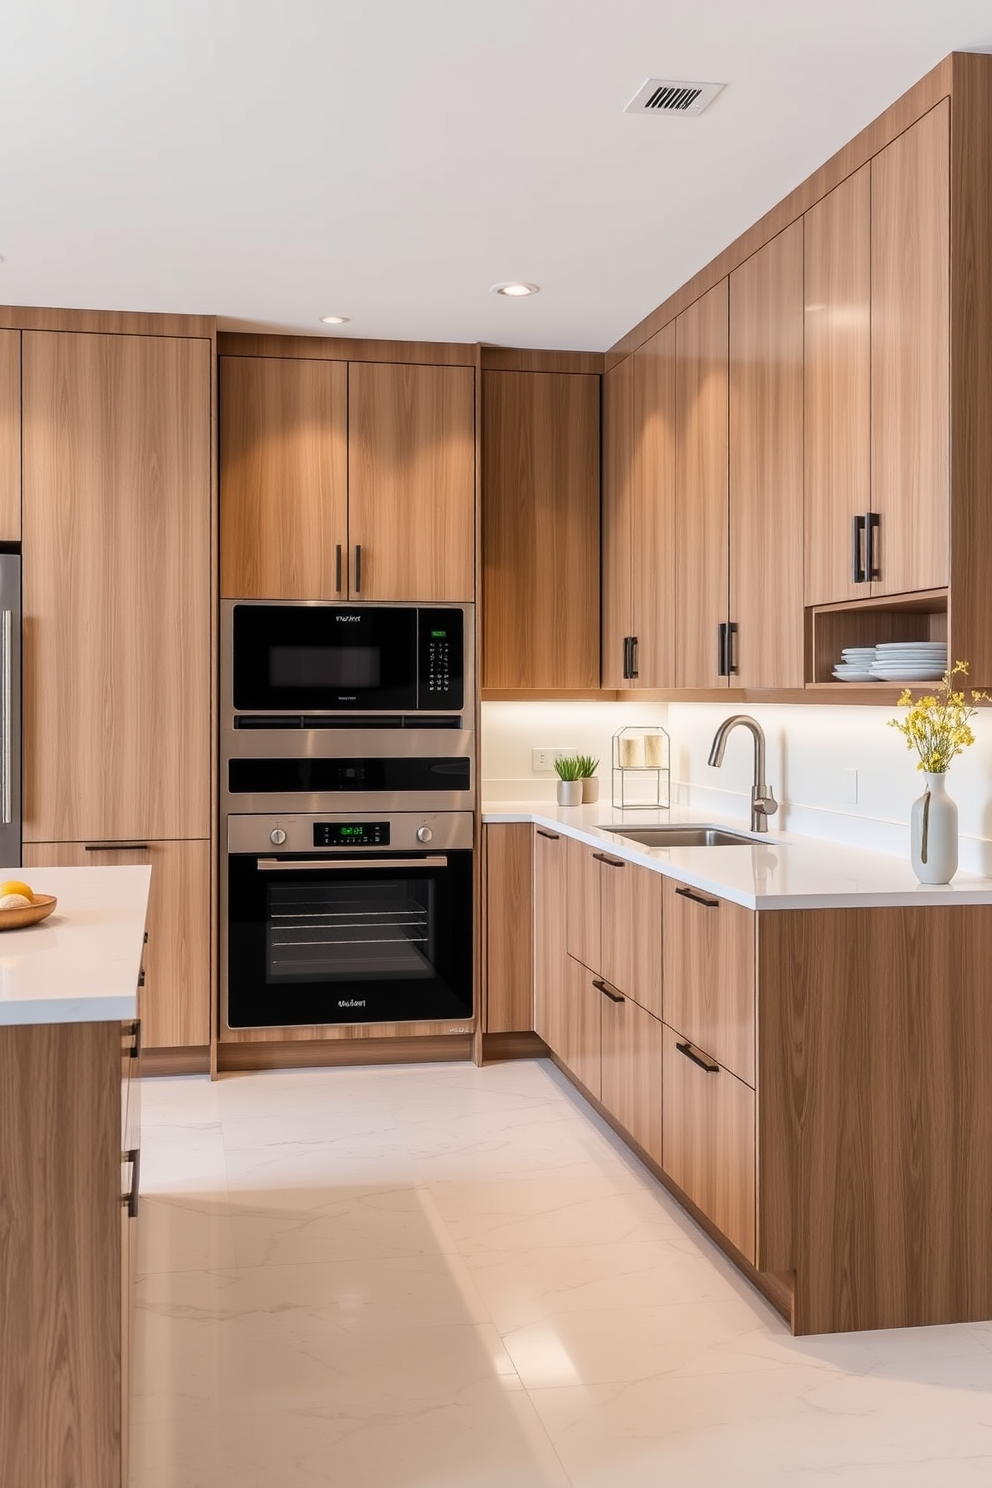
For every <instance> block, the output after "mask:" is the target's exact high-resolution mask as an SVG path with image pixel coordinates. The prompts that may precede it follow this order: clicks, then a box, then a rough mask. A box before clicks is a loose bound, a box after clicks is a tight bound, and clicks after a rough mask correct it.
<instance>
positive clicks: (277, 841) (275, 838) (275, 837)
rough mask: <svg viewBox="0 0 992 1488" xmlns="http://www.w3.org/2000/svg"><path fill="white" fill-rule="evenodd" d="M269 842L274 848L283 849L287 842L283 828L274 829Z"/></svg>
mask: <svg viewBox="0 0 992 1488" xmlns="http://www.w3.org/2000/svg"><path fill="white" fill-rule="evenodd" d="M269 841H270V842H271V843H272V845H273V847H282V845H283V843H284V842H285V841H286V833H285V832H284V831H283V829H282V827H273V828H272V831H271V832H270V833H269Z"/></svg>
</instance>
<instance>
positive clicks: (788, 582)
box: [730, 222, 804, 687]
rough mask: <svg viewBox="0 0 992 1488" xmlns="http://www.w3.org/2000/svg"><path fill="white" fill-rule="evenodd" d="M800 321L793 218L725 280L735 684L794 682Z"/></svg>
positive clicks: (797, 674) (798, 231) (798, 663)
mask: <svg viewBox="0 0 992 1488" xmlns="http://www.w3.org/2000/svg"><path fill="white" fill-rule="evenodd" d="M803 320H804V313H803V224H802V222H794V223H793V224H792V225H791V226H790V227H787V228H786V229H785V231H784V232H781V233H779V235H778V237H777V238H773V239H772V241H771V242H770V243H767V244H766V245H765V246H764V247H763V248H760V249H759V250H758V252H757V253H755V254H753V255H752V257H751V258H749V259H748V260H747V261H746V262H745V263H743V264H742V265H741V267H740V268H739V269H736V270H735V271H734V273H733V274H732V275H731V276H730V618H731V619H732V620H734V621H736V622H737V626H738V633H737V636H736V646H735V659H736V665H737V675H736V678H735V680H736V681H737V682H738V683H739V685H740V686H742V687H801V686H802V683H803V495H802V492H803ZM771 575H774V582H769V578H770V576H771Z"/></svg>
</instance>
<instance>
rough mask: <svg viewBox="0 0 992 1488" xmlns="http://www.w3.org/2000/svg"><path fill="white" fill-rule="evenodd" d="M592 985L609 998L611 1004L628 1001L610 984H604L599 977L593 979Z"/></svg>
mask: <svg viewBox="0 0 992 1488" xmlns="http://www.w3.org/2000/svg"><path fill="white" fill-rule="evenodd" d="M592 984H593V986H594V987H595V988H596V989H597V991H599V992H602V994H603V996H604V997H608V998H609V999H610V1001H611V1002H626V1001H627V999H626V997H624V996H623V994H622V993H620V992H618V991H617V989H616V987H611V986H610V984H609V982H604V981H601V980H600V979H599V978H598V977H593V983H592Z"/></svg>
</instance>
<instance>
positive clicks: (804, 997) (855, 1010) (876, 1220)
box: [484, 802, 992, 1333]
mask: <svg viewBox="0 0 992 1488" xmlns="http://www.w3.org/2000/svg"><path fill="white" fill-rule="evenodd" d="M484 818H485V821H486V833H487V863H488V865H489V885H488V893H489V903H490V920H489V926H488V941H487V947H488V949H487V965H488V969H489V973H490V978H493V969H494V967H495V966H496V965H497V963H498V960H499V950H500V947H501V946H505V945H506V944H508V943H510V944H512V942H509V941H508V938H507V937H506V936H505V935H504V936H502V937H501V935H500V930H499V927H498V925H496V924H494V922H493V912H492V906H493V905H497V906H498V905H499V903H500V901H501V897H502V900H503V901H504V902H506V901H507V896H506V895H505V894H504V895H502V896H501V895H500V893H499V885H498V884H497V882H496V880H495V876H494V871H493V869H494V865H498V864H499V862H500V861H501V854H500V852H499V851H498V850H497V851H495V852H494V851H493V850H492V840H491V838H489V834H491V833H493V832H500V831H502V832H513V833H517V834H519V835H518V837H517V839H516V840H517V842H518V844H519V848H518V854H517V858H516V862H517V864H518V866H519V865H520V864H522V863H524V859H523V857H522V856H521V853H520V850H521V849H522V850H524V851H526V850H527V834H533V848H532V858H531V879H530V883H531V890H532V902H533V905H534V919H533V932H532V938H531V949H532V957H531V964H532V968H533V984H532V985H533V993H532V1002H531V1006H532V1016H531V1021H530V1024H529V1026H530V1027H531V1028H532V1029H533V1030H534V1031H536V1032H537V1033H538V1034H539V1035H540V1036H541V1038H543V1039H544V1041H545V1043H546V1044H547V1045H548V1047H549V1049H550V1050H551V1053H552V1056H553V1058H554V1059H555V1061H556V1063H557V1064H559V1066H560V1067H561V1068H562V1069H563V1070H564V1071H565V1073H566V1074H567V1075H568V1076H569V1078H570V1079H571V1080H572V1081H573V1083H575V1084H576V1085H578V1087H579V1088H580V1090H581V1091H582V1093H583V1094H584V1095H585V1096H586V1097H587V1098H588V1099H589V1100H590V1101H591V1102H592V1103H593V1104H594V1106H595V1107H596V1108H597V1109H598V1110H599V1111H600V1112H601V1114H603V1115H604V1116H606V1118H607V1119H608V1120H610V1121H611V1123H612V1124H613V1125H614V1126H615V1127H616V1128H617V1129H618V1130H620V1131H621V1133H622V1134H623V1135H624V1137H625V1139H626V1140H628V1141H629V1142H630V1143H631V1145H632V1146H634V1147H635V1150H637V1151H638V1152H639V1154H640V1155H641V1156H642V1157H643V1158H644V1159H645V1160H646V1161H647V1162H648V1163H649V1164H650V1166H651V1167H652V1168H653V1170H654V1171H655V1172H656V1173H657V1174H658V1176H659V1177H661V1178H662V1180H663V1181H664V1182H665V1183H666V1185H667V1186H668V1187H669V1188H670V1189H671V1190H672V1191H673V1192H675V1194H676V1196H677V1197H678V1198H679V1199H680V1200H681V1201H682V1202H683V1203H684V1204H685V1206H686V1207H687V1208H688V1209H689V1211H690V1212H691V1213H692V1214H693V1215H694V1216H695V1217H696V1218H697V1219H698V1220H699V1222H700V1223H701V1224H703V1226H704V1227H705V1228H706V1229H707V1230H708V1232H709V1233H710V1234H711V1235H713V1237H714V1238H715V1239H717V1240H718V1242H719V1243H720V1244H721V1245H722V1246H723V1248H724V1249H725V1250H726V1251H727V1252H728V1254H730V1255H731V1256H732V1258H733V1259H734V1260H736V1261H737V1263H738V1265H740V1267H741V1269H742V1270H743V1271H745V1273H746V1274H747V1275H748V1276H749V1277H750V1278H751V1280H752V1281H754V1282H755V1284H756V1285H758V1286H759V1287H760V1288H761V1289H762V1290H763V1291H764V1292H765V1294H766V1295H767V1296H768V1297H769V1298H770V1299H771V1300H772V1301H773V1302H775V1304H776V1305H777V1306H778V1307H779V1308H780V1310H781V1311H782V1312H783V1313H784V1314H785V1315H786V1316H787V1318H788V1319H789V1321H790V1322H791V1325H792V1327H793V1330H794V1331H795V1332H797V1333H815V1332H836V1331H845V1330H849V1329H862V1328H883V1327H899V1326H910V1325H918V1324H926V1323H943V1322H963V1321H974V1320H979V1319H988V1318H992V1262H990V1259H989V1249H988V1230H989V1221H990V1216H992V1081H990V1078H989V1071H990V1069H992V996H990V989H989V984H988V983H989V971H988V968H989V965H990V962H992V880H990V879H986V878H980V877H977V876H974V875H967V874H959V875H958V876H956V877H955V879H954V880H953V882H952V883H951V884H949V885H946V886H930V885H921V884H919V883H918V882H917V881H916V879H915V877H914V875H913V873H912V870H911V869H910V867H909V864H908V862H904V861H903V860H902V859H900V858H897V857H890V856H887V855H884V854H878V853H871V852H866V851H863V850H860V849H857V848H853V847H846V846H841V845H837V844H832V843H827V842H818V841H814V840H811V839H808V838H806V839H803V838H799V837H795V836H793V835H791V834H789V833H775V832H770V833H768V834H767V835H764V836H757V835H755V836H754V837H753V838H751V837H750V836H749V834H748V833H747V831H746V829H744V828H742V827H741V824H740V823H739V822H734V823H726V822H718V821H717V819H716V818H714V817H713V816H710V815H705V814H703V813H700V812H689V811H686V810H673V811H672V812H670V813H668V812H665V813H653V814H651V813H640V812H638V813H633V812H625V813H620V812H618V811H613V810H612V809H611V808H610V807H609V806H608V805H606V804H601V805H597V806H587V807H582V808H559V807H556V806H554V805H552V804H550V803H548V804H544V803H540V804H539V803H522V804H519V805H514V804H506V803H502V802H499V803H493V804H491V805H490V806H488V807H486V808H484ZM652 819H653V820H654V821H655V822H656V823H657V824H659V825H661V824H663V823H665V822H668V821H671V822H678V821H681V822H683V823H689V822H695V823H699V822H707V823H713V824H714V825H720V826H732V827H733V829H734V831H736V832H739V833H741V834H742V835H743V836H744V838H745V839H748V840H745V841H744V842H741V843H737V844H734V845H719V846H706V847H704V846H679V847H668V848H663V847H655V846H646V845H644V844H643V843H638V842H635V841H632V840H631V839H630V838H626V837H624V836H622V835H618V834H617V833H615V832H611V831H610V827H611V826H617V825H619V824H621V823H622V830H623V831H626V830H629V829H630V828H635V829H636V828H637V827H640V826H643V825H647V824H648V823H649V822H650V820H652ZM502 861H508V858H507V855H506V854H503V855H502ZM520 898H522V893H521V892H519V891H518V894H517V902H519V900H520ZM493 980H494V985H495V986H496V998H495V999H494V995H493V987H492V986H490V988H489V990H488V1007H489V1010H492V1009H493V1007H494V1006H496V1007H497V1008H499V1006H500V1003H499V998H500V996H501V995H502V1007H505V1006H506V1005H507V998H506V996H505V994H501V992H500V989H499V986H498V983H496V982H495V979H493ZM517 1007H518V1011H521V1010H522V1007H523V1004H522V1002H518V1004H517ZM504 1026H505V1025H504ZM521 1031H522V1030H521Z"/></svg>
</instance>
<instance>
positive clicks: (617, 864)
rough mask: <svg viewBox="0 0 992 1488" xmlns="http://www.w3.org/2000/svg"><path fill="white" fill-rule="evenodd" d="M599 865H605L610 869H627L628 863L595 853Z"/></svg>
mask: <svg viewBox="0 0 992 1488" xmlns="http://www.w3.org/2000/svg"><path fill="white" fill-rule="evenodd" d="M593 857H594V858H595V859H596V861H597V863H605V864H606V866H607V867H608V868H626V866H627V865H626V863H623V862H621V860H620V859H619V858H608V857H607V856H606V854H605V853H593Z"/></svg>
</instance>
